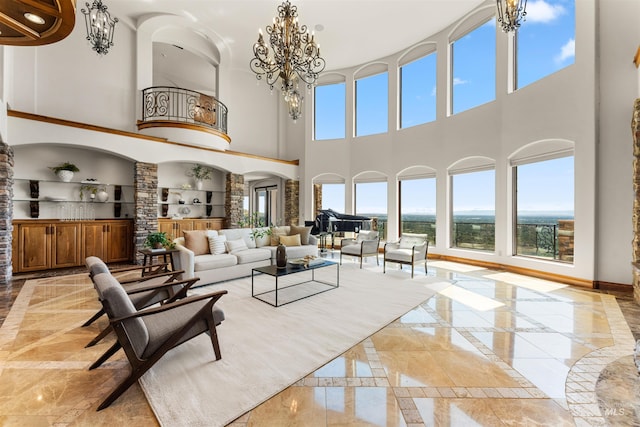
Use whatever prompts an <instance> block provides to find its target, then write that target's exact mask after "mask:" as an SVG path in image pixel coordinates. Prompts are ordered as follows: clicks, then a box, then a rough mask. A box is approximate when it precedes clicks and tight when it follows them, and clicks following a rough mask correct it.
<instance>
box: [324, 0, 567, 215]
mask: <svg viewBox="0 0 640 427" xmlns="http://www.w3.org/2000/svg"><path fill="white" fill-rule="evenodd" d="M574 2H575V0H533V1H532V0H529V1H528V2H527V17H526V21H524V22H523V24H522V26H521V28H520V30H519V31H518V34H517V46H518V50H517V52H518V53H517V55H518V58H517V62H518V70H517V75H518V88H521V87H524V86H526V85H528V84H531V83H532V82H535V81H537V80H539V79H541V78H544V77H545V76H547V75H549V74H552V73H554V72H556V71H558V70H560V69H562V68H564V67H566V66H568V65H571V64H573V62H574V59H575V3H574ZM496 36H498V37H503V36H504V35H503V34H502V33H501V32H500V30H499V29H498V30H497V29H496V23H495V19H491V20H489V21H488V22H487V23H486V24H484V25H482V26H480V27H479V28H477V29H476V30H474V31H472V32H471V33H468V34H467V35H465V36H463V37H462V38H460V39H458V40H457V41H455V42H454V46H453V52H454V53H453V54H454V67H453V76H452V77H453V83H454V88H453V97H454V98H453V113H454V114H455V113H458V112H461V111H464V110H467V109H469V108H473V107H475V106H478V105H481V104H483V103H486V102H490V101H492V100H494V99H495V56H496V52H495V37H496ZM436 57H437V53H434V54H431V55H428V56H427V57H425V58H422V59H420V60H417V61H414V62H413V63H410V64H406V65H405V68H404V69H403V70H402V71H401V73H402V76H403V79H404V81H403V82H402V87H403V89H404V90H402V91H401V99H400V100H399V101H398V102H401V106H402V112H403V117H402V121H401V123H402V126H403V127H408V126H414V125H418V124H422V123H426V122H429V121H432V120H434V119H435V95H436V92H437V91H436V80H435V61H436ZM488 59H489V60H488ZM444 80H446V79H442V82H440V86H439V87H440V88H441V89H442V90H444V87H443V84H444ZM388 85H389V82H388V77H387V73H383V74H378V75H375V76H371V77H368V78H366V79H362V80H359V81H358V82H357V98H358V99H357V105H356V120H357V133H358V136H363V135H370V134H375V133H380V132H387V122H388V120H387V115H388V111H387V109H386V108H379V106H380V105H385V106H386V105H387V102H388V91H387V88H388ZM319 92H320V96H319V97H317V98H316V111H317V114H320V115H321V117H319V118H318V119H317V122H316V128H317V129H316V135H315V136H316V139H329V138H344V136H345V127H344V123H345V120H346V118H345V108H344V104H345V91H344V84H342V85H341V86H339V87H333V88H331V89H330V88H329V87H317V88H316V95H318V93H319ZM318 143H321V142H318ZM568 159H569V160H566V159H565V160H564V162H565V163H564V164H562V162H560V163H559V164H560V165H561V167H552V168H550V169H549V167H548V165H547V164H546V162H545V163H543V164H540V165H538V166H537V170H536V166H535V165H532V166H531V167H527V168H523V169H524V170H525V172H526V174H527V175H529V174H532V176H531V177H527V178H526V179H525V178H523V177H522V176H521V178H520V185H523V186H524V185H526V188H525V187H523V189H522V190H521V192H522V193H526V199H524V200H519V201H518V203H519V207H520V209H525V207H526V209H527V210H540V209H542V210H546V209H553V210H571V211H573V176H571V179H568V180H565V181H564V182H570V186H571V188H570V189H569V188H566V185H557V184H556V183H554V184H553V185H550V183H551V182H554V181H553V180H554V179H556V178H557V179H560V177H559V176H557V177H555V178H554V174H561V173H571V174H573V158H572V157H571V158H568ZM560 160H562V159H560ZM569 161H570V165H569V164H568V163H567V162H569ZM521 175H522V174H521ZM494 183H495V178H493V179H491V178H487V179H476V180H475V181H474V180H472V182H471V183H470V185H468V186H466V187H467V189H465V190H460V191H459V194H458V193H457V196H456V199H459V200H463V201H461V202H460V203H459V205H458V206H456V207H457V208H459V209H464V210H470V209H482V210H484V209H487V208H490V209H494V207H491V205H493V206H495V200H494V199H495V191H494V190H495V189H494V187H495V185H494ZM407 185H408V187H407V189H406V190H404V189H403V194H404V195H405V196H406V195H407V193H408V192H410V186H409V184H407ZM416 185H418V184H417V183H416ZM366 187H367V188H362V189H361V190H360V191H359V192H358V204H359V206H358V211H360V212H367V213H383V212H386V210H387V202H386V197H381V196H380V192H381V191H383V190H382V189H383V188H384V189H386V183H382V184H381V185H380V186H375V185H373V186H366ZM525 190H526V191H525ZM414 191H416V192H418V191H422V193H418V194H422V196H421V197H407V200H405V199H404V197H403V207H402V210H403V212H404V213H410V212H413V211H415V212H425V211H427V212H428V211H429V210H431V209H432V208H433V206H430V205H432V204H433V203H434V202H435V195H433V196H432V195H431V194H429V191H430V190H424V189H423V190H414ZM489 193H491V194H489ZM454 203H456V201H454ZM337 206H340V207H341V209H338V208H336V207H337ZM323 207H325V208H328V207H331V208H333V209H335V210H340V211H344V190H342V191H340V189H339V188H331V189H329V188H326V189H323Z"/></svg>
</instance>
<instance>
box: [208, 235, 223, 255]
mask: <svg viewBox="0 0 640 427" xmlns="http://www.w3.org/2000/svg"><path fill="white" fill-rule="evenodd" d="M226 241H227V236H212V237H209V251H210V252H211V253H212V254H214V255H220V254H223V253H225V252H226V251H227V247H226V246H225V242H226Z"/></svg>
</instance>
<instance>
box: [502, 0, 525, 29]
mask: <svg viewBox="0 0 640 427" xmlns="http://www.w3.org/2000/svg"><path fill="white" fill-rule="evenodd" d="M496 4H497V6H498V15H497V18H498V22H499V23H500V25H501V26H502V31H504V32H505V33H508V32H510V31H515V30H517V29H518V28H520V24H521V23H522V21H526V16H527V11H526V8H527V0H496Z"/></svg>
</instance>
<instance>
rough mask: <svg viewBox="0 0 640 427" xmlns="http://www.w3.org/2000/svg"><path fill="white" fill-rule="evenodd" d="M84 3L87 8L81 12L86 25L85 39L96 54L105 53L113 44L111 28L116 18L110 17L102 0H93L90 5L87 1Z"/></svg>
mask: <svg viewBox="0 0 640 427" xmlns="http://www.w3.org/2000/svg"><path fill="white" fill-rule="evenodd" d="M85 5H86V7H87V9H82V13H83V14H84V21H85V24H86V26H87V40H89V43H91V49H93V50H94V51H95V52H96V53H97V54H98V55H106V54H107V53H109V48H110V47H112V46H113V33H114V31H113V30H114V28H115V26H116V23H117V22H118V18H115V17H114V18H112V17H111V14H110V13H109V12H108V11H107V6H106V5H104V4H103V3H102V0H94V2H93V3H92V4H91V6H89V3H85Z"/></svg>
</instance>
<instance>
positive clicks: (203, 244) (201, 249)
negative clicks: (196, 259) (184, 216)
mask: <svg viewBox="0 0 640 427" xmlns="http://www.w3.org/2000/svg"><path fill="white" fill-rule="evenodd" d="M183 233H184V246H185V247H186V248H187V249H189V250H191V251H193V254H194V255H204V254H208V253H211V252H209V239H208V237H207V233H206V232H205V231H204V230H190V231H183Z"/></svg>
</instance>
